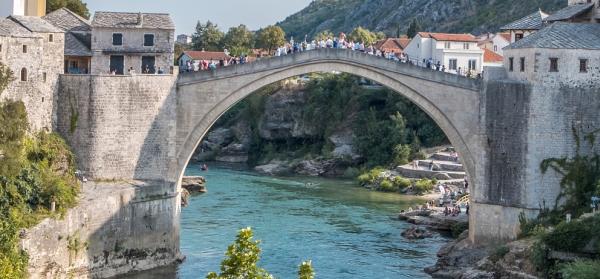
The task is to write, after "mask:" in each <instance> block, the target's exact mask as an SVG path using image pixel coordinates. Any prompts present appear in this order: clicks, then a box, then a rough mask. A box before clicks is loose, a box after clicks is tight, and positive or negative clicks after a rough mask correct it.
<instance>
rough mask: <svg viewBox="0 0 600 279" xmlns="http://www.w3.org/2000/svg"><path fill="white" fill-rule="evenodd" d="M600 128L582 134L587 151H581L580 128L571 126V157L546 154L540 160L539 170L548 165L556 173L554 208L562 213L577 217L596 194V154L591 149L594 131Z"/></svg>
mask: <svg viewBox="0 0 600 279" xmlns="http://www.w3.org/2000/svg"><path fill="white" fill-rule="evenodd" d="M598 132H600V130H596V131H593V132H591V133H589V134H586V135H584V137H583V139H584V142H583V143H584V144H586V146H585V147H586V148H587V149H588V152H587V153H584V152H582V148H583V147H582V141H581V135H580V132H578V131H577V130H576V129H575V128H573V137H574V138H575V144H576V145H575V155H574V156H573V157H571V158H569V157H562V158H550V159H546V160H544V161H543V162H542V164H541V169H542V173H546V172H547V171H548V170H549V169H552V170H553V171H555V172H556V173H558V174H559V175H560V176H562V179H561V180H560V186H561V191H560V193H559V195H558V197H557V198H556V208H555V209H557V210H560V211H561V212H563V213H570V214H572V215H573V217H579V216H580V215H581V214H583V213H585V212H586V211H587V210H589V208H590V206H589V205H590V203H591V198H592V196H594V195H600V154H598V152H597V151H596V150H595V148H594V146H595V143H596V142H595V141H596V135H597V134H598Z"/></svg>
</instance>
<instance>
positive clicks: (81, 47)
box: [65, 32, 92, 56]
mask: <svg viewBox="0 0 600 279" xmlns="http://www.w3.org/2000/svg"><path fill="white" fill-rule="evenodd" d="M91 44H92V36H91V34H89V33H88V34H82V33H71V32H69V33H67V34H65V55H67V56H92V51H91Z"/></svg>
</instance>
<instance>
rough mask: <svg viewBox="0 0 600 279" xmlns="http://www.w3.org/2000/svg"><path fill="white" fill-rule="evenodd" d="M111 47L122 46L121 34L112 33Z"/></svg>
mask: <svg viewBox="0 0 600 279" xmlns="http://www.w3.org/2000/svg"><path fill="white" fill-rule="evenodd" d="M112 44H113V46H122V45H123V34H121V33H114V34H113V37H112Z"/></svg>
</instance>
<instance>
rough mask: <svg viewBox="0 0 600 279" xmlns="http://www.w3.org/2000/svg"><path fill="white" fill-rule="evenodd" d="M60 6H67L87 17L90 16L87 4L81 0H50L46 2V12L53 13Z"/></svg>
mask: <svg viewBox="0 0 600 279" xmlns="http://www.w3.org/2000/svg"><path fill="white" fill-rule="evenodd" d="M60 8H67V9H69V10H71V11H72V12H74V13H76V14H78V15H79V16H81V17H83V18H85V19H89V18H90V11H89V10H88V7H87V4H86V3H84V2H83V1H81V0H48V2H47V3H46V13H51V12H53V11H56V10H58V9H60Z"/></svg>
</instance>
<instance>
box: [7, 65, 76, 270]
mask: <svg viewBox="0 0 600 279" xmlns="http://www.w3.org/2000/svg"><path fill="white" fill-rule="evenodd" d="M0 73H4V74H0V92H2V91H3V90H4V89H5V88H6V86H7V85H8V83H9V82H10V80H11V78H12V75H10V74H8V75H7V74H5V73H6V67H5V66H4V65H2V64H1V63H0ZM0 123H2V125H0V274H1V275H2V276H1V277H2V278H3V279H4V278H6V279H20V278H25V277H26V269H27V261H28V257H27V254H26V253H25V252H23V251H21V249H20V247H19V232H20V231H21V230H22V229H23V228H27V227H30V226H33V225H35V224H36V223H37V222H38V221H39V220H41V218H45V217H48V216H55V215H56V214H57V213H58V214H62V213H64V212H65V211H66V209H67V208H69V207H71V206H73V205H74V204H75V203H76V197H77V194H78V191H79V187H78V182H77V179H76V178H75V170H74V165H75V164H74V157H73V154H72V153H71V152H70V151H69V149H68V148H67V145H66V144H65V142H64V141H63V140H62V139H61V138H60V137H59V136H58V135H55V134H47V133H45V132H39V133H36V134H33V135H31V134H30V133H29V132H28V120H27V112H26V110H25V105H24V104H23V102H21V101H13V100H5V101H2V102H0ZM53 203H54V204H55V206H56V209H57V212H55V213H54V212H50V208H51V205H52V204H53Z"/></svg>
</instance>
